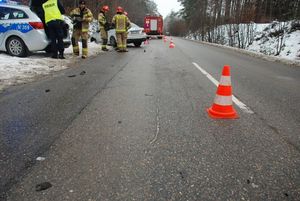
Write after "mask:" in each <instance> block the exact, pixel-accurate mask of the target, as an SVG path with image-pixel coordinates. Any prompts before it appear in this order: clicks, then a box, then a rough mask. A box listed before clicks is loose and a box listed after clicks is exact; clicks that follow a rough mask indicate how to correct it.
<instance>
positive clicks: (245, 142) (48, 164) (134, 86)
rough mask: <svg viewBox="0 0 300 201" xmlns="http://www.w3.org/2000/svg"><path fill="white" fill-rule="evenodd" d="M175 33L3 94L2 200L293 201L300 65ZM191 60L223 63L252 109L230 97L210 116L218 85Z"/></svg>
mask: <svg viewBox="0 0 300 201" xmlns="http://www.w3.org/2000/svg"><path fill="white" fill-rule="evenodd" d="M174 42H175V45H176V47H175V49H169V48H168V44H164V43H163V41H161V40H152V41H151V42H150V45H146V46H143V47H142V48H130V52H129V53H126V54H120V53H117V52H107V53H104V54H101V55H99V56H98V57H95V58H90V59H88V60H86V61H83V62H82V63H78V64H76V65H75V66H73V67H72V68H70V69H68V70H65V71H63V72H59V73H57V74H55V75H53V76H48V77H46V78H44V79H42V80H39V81H37V82H34V83H30V84H26V85H24V86H20V87H15V88H11V89H8V90H7V91H5V92H4V93H2V94H1V95H0V114H1V117H0V145H1V146H0V153H1V155H0V156H1V158H0V160H1V161H0V162H1V164H0V165H1V168H0V176H1V183H0V187H1V192H6V191H8V192H7V193H5V195H4V194H3V196H2V199H3V200H22V201H26V200H28V201H29V200H30V201H32V200H38V201H42V200H58V201H60V200H89V201H94V200H101V201H102V200H122V201H123V200H153V201H158V200H214V201H216V200H262V201H266V200H272V201H273V200H280V201H282V200H300V135H299V133H300V132H299V131H300V112H299V111H300V109H299V108H300V93H299V88H300V68H293V67H290V66H286V65H283V64H279V63H274V62H268V61H263V60H260V59H257V58H252V57H250V56H247V55H244V54H240V53H237V52H233V51H231V50H227V49H220V48H217V47H211V46H207V45H203V44H199V43H196V42H191V41H186V40H181V39H175V40H174ZM193 63H194V64H197V65H198V66H200V67H201V68H202V69H203V70H205V71H206V72H207V73H209V74H210V75H211V76H212V77H214V78H215V79H216V80H219V78H220V75H221V71H222V67H223V65H225V64H228V65H230V66H231V76H232V86H233V93H234V95H235V96H236V97H237V98H238V99H239V100H240V101H242V102H243V103H244V104H246V105H247V107H248V108H249V109H250V110H251V111H253V114H251V113H247V112H245V111H244V110H242V109H240V108H239V107H238V106H237V105H234V107H235V108H236V110H237V112H238V114H239V116H240V118H239V119H236V120H212V119H210V118H209V117H208V115H207V113H206V109H207V108H208V107H210V106H211V105H212V103H213V99H214V96H215V91H216V86H215V85H214V84H213V83H212V82H211V81H210V80H209V79H208V78H207V77H206V76H205V75H203V73H201V71H199V69H198V68H196V67H195V65H194V64H193ZM38 156H42V157H45V160H44V161H36V160H35V159H36V157H38ZM43 182H49V183H50V184H51V185H52V186H51V187H50V188H48V189H46V190H42V191H36V186H37V185H38V184H41V183H43Z"/></svg>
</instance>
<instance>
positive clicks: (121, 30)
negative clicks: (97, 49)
mask: <svg viewBox="0 0 300 201" xmlns="http://www.w3.org/2000/svg"><path fill="white" fill-rule="evenodd" d="M123 12H124V10H123V8H122V7H120V6H119V7H118V8H117V14H116V15H115V16H114V17H113V19H112V25H113V26H114V27H115V28H116V37H117V47H118V50H117V51H118V52H128V50H127V40H126V38H127V30H128V29H129V27H130V20H129V18H128V17H127V16H126V15H124V13H123Z"/></svg>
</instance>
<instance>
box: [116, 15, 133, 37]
mask: <svg viewBox="0 0 300 201" xmlns="http://www.w3.org/2000/svg"><path fill="white" fill-rule="evenodd" d="M112 23H113V24H114V25H115V27H116V33H124V32H127V30H128V27H130V20H129V18H128V17H127V16H126V15H124V14H116V15H115V16H114V17H113V19H112Z"/></svg>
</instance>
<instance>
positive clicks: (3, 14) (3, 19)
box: [0, 6, 9, 47]
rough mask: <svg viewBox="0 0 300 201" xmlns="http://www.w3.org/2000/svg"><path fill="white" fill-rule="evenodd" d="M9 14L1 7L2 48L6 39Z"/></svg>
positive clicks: (0, 37) (0, 33) (0, 29)
mask: <svg viewBox="0 0 300 201" xmlns="http://www.w3.org/2000/svg"><path fill="white" fill-rule="evenodd" d="M8 17H9V13H7V12H6V8H5V7H2V6H0V47H1V45H2V42H3V40H4V38H5V27H4V24H5V21H6V20H8Z"/></svg>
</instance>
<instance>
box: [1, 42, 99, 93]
mask: <svg viewBox="0 0 300 201" xmlns="http://www.w3.org/2000/svg"><path fill="white" fill-rule="evenodd" d="M88 47H89V56H93V55H97V54H99V53H101V52H102V51H101V46H100V44H96V43H94V42H92V43H89V44H88ZM65 57H66V59H63V60H62V59H52V58H51V57H49V55H48V56H47V54H46V53H44V52H37V53H33V54H32V55H30V56H29V57H26V58H20V57H12V56H9V55H7V54H6V53H4V52H1V53H0V60H1V63H0V92H1V90H3V89H5V88H7V87H8V86H11V85H17V84H23V83H27V82H30V81H33V80H35V79H37V77H39V76H43V75H47V74H50V73H52V72H55V71H60V70H63V69H66V68H69V67H70V66H71V64H72V63H74V62H76V61H78V60H81V57H74V56H73V55H72V46H70V47H69V48H67V49H65Z"/></svg>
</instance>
